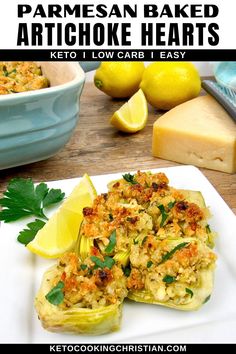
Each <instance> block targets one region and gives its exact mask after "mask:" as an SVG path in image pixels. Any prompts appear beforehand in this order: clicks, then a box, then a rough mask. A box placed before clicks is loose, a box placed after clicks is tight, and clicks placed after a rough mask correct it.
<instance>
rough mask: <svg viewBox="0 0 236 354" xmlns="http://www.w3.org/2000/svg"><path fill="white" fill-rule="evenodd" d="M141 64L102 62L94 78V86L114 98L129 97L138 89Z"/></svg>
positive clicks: (141, 69) (141, 70) (142, 67)
mask: <svg viewBox="0 0 236 354" xmlns="http://www.w3.org/2000/svg"><path fill="white" fill-rule="evenodd" d="M144 69H145V66H144V63H143V62H132V61H126V62H120V61H118V62H116V61H112V62H102V63H101V65H100V67H99V68H98V69H97V70H96V73H95V76H94V84H95V86H96V87H97V88H98V89H99V90H101V91H103V92H105V93H106V94H107V95H109V96H111V97H114V98H125V97H131V96H132V95H133V94H134V93H135V92H136V91H138V89H139V84H140V81H141V79H142V75H143V72H144Z"/></svg>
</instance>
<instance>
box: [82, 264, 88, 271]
mask: <svg viewBox="0 0 236 354" xmlns="http://www.w3.org/2000/svg"><path fill="white" fill-rule="evenodd" d="M87 268H88V266H87V264H81V265H80V269H82V270H85V269H87Z"/></svg>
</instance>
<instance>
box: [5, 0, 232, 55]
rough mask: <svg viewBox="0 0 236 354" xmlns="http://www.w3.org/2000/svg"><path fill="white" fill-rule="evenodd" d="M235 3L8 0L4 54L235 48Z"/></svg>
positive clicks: (209, 0) (210, 0) (202, 0)
mask: <svg viewBox="0 0 236 354" xmlns="http://www.w3.org/2000/svg"><path fill="white" fill-rule="evenodd" d="M235 13H236V1H235V0H227V1H222V0H214V1H213V0H188V1H186V0H173V1H170V0H169V1H162V0H158V1H157V0H143V1H138V0H119V1H116V2H113V1H110V0H92V1H91V0H80V1H79V2H78V1H74V0H67V1H60V0H44V1H41V2H40V1H37V0H18V1H16V0H10V1H7V2H4V5H3V4H2V9H1V12H0V48H1V49H63V50H66V49H69V50H78V49H99V50H102V49H103V48H106V49H135V50H142V49H158V50H161V49H236V37H235V33H236V19H235Z"/></svg>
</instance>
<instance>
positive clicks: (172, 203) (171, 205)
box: [167, 201, 176, 209]
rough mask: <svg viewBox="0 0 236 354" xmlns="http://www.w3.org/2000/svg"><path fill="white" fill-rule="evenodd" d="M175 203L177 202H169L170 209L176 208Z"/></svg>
mask: <svg viewBox="0 0 236 354" xmlns="http://www.w3.org/2000/svg"><path fill="white" fill-rule="evenodd" d="M175 203H176V201H174V202H169V203H168V204H167V206H168V209H172V208H173V207H174V206H175Z"/></svg>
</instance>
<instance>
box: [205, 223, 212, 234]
mask: <svg viewBox="0 0 236 354" xmlns="http://www.w3.org/2000/svg"><path fill="white" fill-rule="evenodd" d="M206 232H207V233H208V234H210V233H211V228H210V225H208V224H207V226H206Z"/></svg>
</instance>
